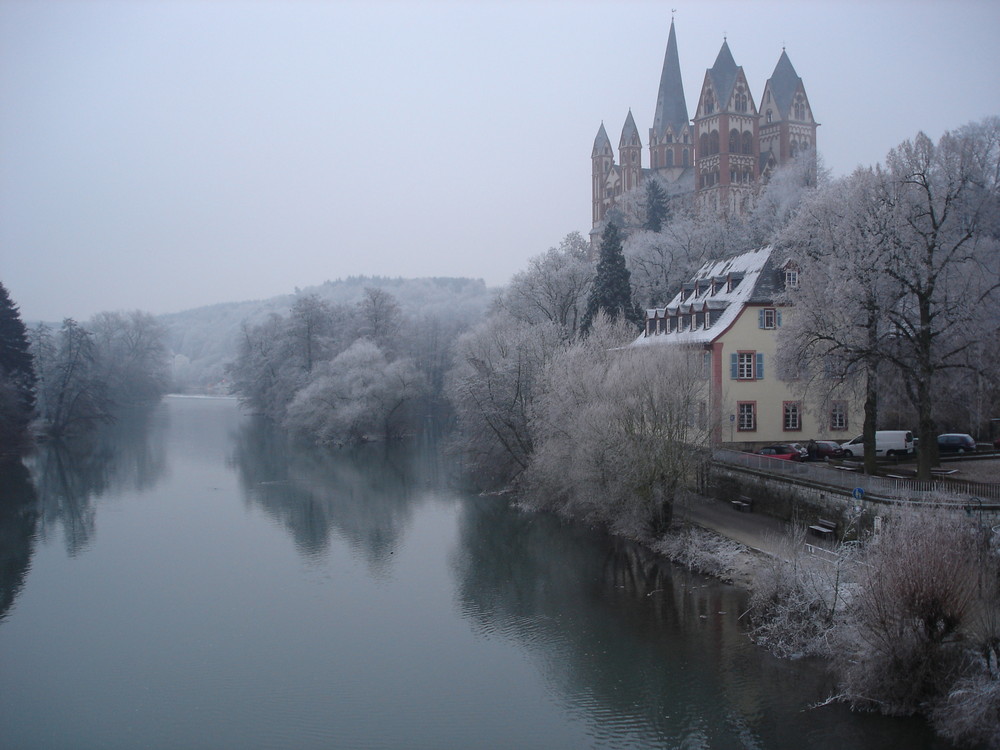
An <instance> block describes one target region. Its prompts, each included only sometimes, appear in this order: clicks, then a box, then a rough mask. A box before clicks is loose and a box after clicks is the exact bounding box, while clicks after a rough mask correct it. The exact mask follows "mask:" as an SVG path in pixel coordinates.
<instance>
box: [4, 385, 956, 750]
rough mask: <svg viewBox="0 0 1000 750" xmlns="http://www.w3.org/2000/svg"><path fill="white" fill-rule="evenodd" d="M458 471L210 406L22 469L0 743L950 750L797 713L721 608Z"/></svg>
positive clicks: (12, 476)
mask: <svg viewBox="0 0 1000 750" xmlns="http://www.w3.org/2000/svg"><path fill="white" fill-rule="evenodd" d="M450 476H451V472H450V470H449V467H448V465H447V463H446V461H445V460H444V459H442V458H441V456H440V455H439V454H438V452H437V451H436V450H435V448H434V445H433V444H432V443H430V442H429V441H427V440H423V441H419V442H418V443H417V444H415V445H410V446H406V447H399V446H395V447H392V448H391V449H389V450H386V449H385V448H384V447H383V446H368V447H366V448H365V449H364V450H359V451H353V452H334V453H329V452H323V451H317V450H310V449H304V448H302V447H298V448H293V447H291V446H290V445H289V444H288V443H287V441H286V440H284V439H283V438H282V437H281V436H280V435H279V434H277V433H275V432H274V431H272V430H270V429H268V428H267V427H266V425H264V424H262V423H260V422H258V421H255V420H253V419H250V418H247V417H244V416H241V415H240V413H239V410H238V408H237V406H236V404H235V402H233V401H229V400H224V399H186V398H170V399H167V400H166V401H165V402H164V403H163V404H161V405H160V406H159V407H158V408H157V409H156V410H155V411H153V412H151V413H149V414H146V415H140V414H136V415H131V416H130V417H129V418H127V419H124V420H122V421H121V422H120V423H119V424H118V425H116V426H115V427H114V428H113V429H111V430H108V432H107V433H106V434H103V435H102V436H101V438H100V439H98V440H95V441H94V443H93V445H91V446H89V447H88V450H86V451H84V450H81V449H76V450H73V451H67V450H62V451H56V450H52V449H50V450H47V451H44V452H41V453H39V454H38V455H37V456H35V457H34V458H33V459H32V461H31V462H30V473H29V472H28V471H24V472H16V471H13V472H8V473H7V474H6V475H5V476H4V477H3V478H2V485H0V492H2V495H0V497H2V500H3V502H2V503H0V564H2V567H0V746H2V747H4V748H12V749H14V750H31V749H33V748H61V749H70V750H72V749H74V748H81V749H86V748H129V749H132V748H296V749H298V748H436V749H441V748H590V747H594V748H661V747H662V748H788V749H791V748H796V749H797V748H803V747H808V748H810V750H819V749H820V748H838V749H839V748H862V749H864V748H872V749H874V748H886V747H906V748H932V747H944V745H940V744H935V743H934V741H933V740H932V739H931V737H930V735H929V733H928V732H927V730H926V728H925V727H924V726H923V725H922V724H921V723H919V722H915V721H902V720H889V719H883V718H880V717H875V716H866V715H854V714H851V713H849V712H848V711H846V710H845V709H843V708H842V707H838V706H831V707H824V708H816V709H811V708H809V705H810V703H812V702H816V701H818V700H820V699H822V698H823V697H824V696H825V695H826V691H827V690H828V689H829V685H828V684H827V683H826V681H825V678H824V676H823V674H822V669H821V667H820V666H819V665H817V664H814V663H804V662H794V663H793V662H782V661H778V660H775V659H772V658H770V657H768V656H767V655H765V654H763V653H762V652H760V651H759V650H758V649H756V648H754V647H753V646H751V645H750V644H749V643H748V642H747V639H746V637H745V636H744V635H743V634H742V632H741V630H740V624H739V622H738V617H739V615H740V613H741V612H742V611H743V610H744V609H745V608H746V607H745V604H746V597H745V595H744V594H743V593H742V592H741V591H740V590H738V589H735V588H732V587H729V586H725V585H722V584H719V583H717V582H714V581H711V580H709V579H705V578H702V577H699V576H696V575H692V574H690V573H688V572H686V571H683V570H679V569H675V568H671V567H670V566H667V565H663V564H659V563H657V562H656V561H654V560H650V559H648V557H647V556H646V555H644V554H643V553H642V551H641V550H638V549H636V548H634V547H631V546H629V545H626V544H621V543H615V542H613V541H611V540H608V539H607V538H605V537H603V536H601V535H599V534H596V533H592V532H590V531H588V530H585V529H581V528H579V527H576V526H572V525H567V524H561V523H559V522H557V521H554V520H553V519H550V518H547V517H538V516H531V515H525V514H521V513H518V512H516V511H514V510H511V509H510V508H508V507H507V505H506V503H505V501H503V500H500V499H496V498H478V497H470V496H468V495H464V494H461V493H460V492H457V491H454V490H451V489H449V479H450Z"/></svg>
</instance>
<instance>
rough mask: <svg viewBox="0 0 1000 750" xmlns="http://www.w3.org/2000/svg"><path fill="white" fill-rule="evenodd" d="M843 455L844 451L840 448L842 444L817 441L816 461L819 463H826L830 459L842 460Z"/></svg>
mask: <svg viewBox="0 0 1000 750" xmlns="http://www.w3.org/2000/svg"><path fill="white" fill-rule="evenodd" d="M843 455H844V449H843V448H841V447H840V443H837V442H836V441H833V440H817V441H816V459H817V460H818V461H825V460H826V459H828V458H840V457H841V456H843Z"/></svg>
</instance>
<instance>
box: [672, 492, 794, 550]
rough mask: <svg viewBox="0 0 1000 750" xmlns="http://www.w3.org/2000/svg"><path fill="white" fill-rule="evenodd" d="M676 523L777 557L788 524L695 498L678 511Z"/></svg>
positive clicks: (705, 498) (723, 502) (723, 503)
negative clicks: (681, 521)
mask: <svg viewBox="0 0 1000 750" xmlns="http://www.w3.org/2000/svg"><path fill="white" fill-rule="evenodd" d="M677 520H686V521H689V522H690V523H693V524H695V525H696V526H701V527H703V528H705V529H709V530H710V531H714V532H716V533H718V534H721V535H722V536H725V537H729V538H730V539H733V540H735V541H737V542H739V543H740V544H743V545H745V546H746V547H749V548H750V549H752V550H756V551H757V552H763V553H764V554H767V555H772V556H777V555H778V552H779V550H780V548H781V545H782V538H783V537H784V536H785V535H786V534H787V532H788V522H786V521H782V520H780V519H778V518H772V517H771V516H765V515H763V514H762V513H753V512H741V511H738V510H736V509H735V508H734V507H733V505H732V503H730V502H728V501H726V500H715V499H713V498H709V497H696V498H695V499H693V500H692V501H691V502H690V504H689V505H688V506H687V507H686V508H679V509H678V511H677Z"/></svg>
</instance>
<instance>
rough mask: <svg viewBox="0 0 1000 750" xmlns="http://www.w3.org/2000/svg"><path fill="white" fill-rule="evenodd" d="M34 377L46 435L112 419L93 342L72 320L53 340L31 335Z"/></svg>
mask: <svg viewBox="0 0 1000 750" xmlns="http://www.w3.org/2000/svg"><path fill="white" fill-rule="evenodd" d="M31 344H32V351H33V353H34V356H35V363H36V371H37V374H38V406H39V412H40V414H41V417H42V420H43V423H44V428H45V431H46V432H47V434H49V435H51V436H52V437H56V438H64V437H71V436H74V435H77V434H80V433H83V432H86V431H88V430H90V429H92V428H93V427H94V426H96V425H97V424H99V423H101V422H109V421H111V419H112V406H113V402H112V400H111V397H110V394H109V392H108V386H107V382H106V381H105V380H104V379H103V378H102V377H101V373H100V369H99V362H98V358H97V349H96V346H95V344H94V337H93V334H91V333H90V332H89V331H87V330H86V329H85V328H84V327H83V326H81V325H80V324H79V323H77V322H76V321H75V320H73V319H72V318H67V319H66V320H64V321H63V324H62V327H61V328H60V329H59V332H58V333H57V334H55V335H53V334H52V332H51V330H50V329H49V328H48V326H45V325H40V326H38V327H37V328H35V329H33V330H32V332H31Z"/></svg>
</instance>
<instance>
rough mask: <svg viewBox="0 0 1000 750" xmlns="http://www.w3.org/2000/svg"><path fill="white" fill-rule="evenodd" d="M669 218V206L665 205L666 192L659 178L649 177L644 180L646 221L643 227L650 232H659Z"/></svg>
mask: <svg viewBox="0 0 1000 750" xmlns="http://www.w3.org/2000/svg"><path fill="white" fill-rule="evenodd" d="M669 218H670V208H669V206H668V205H667V194H666V193H665V192H664V191H663V187H662V186H661V185H660V182H659V180H657V179H656V178H655V177H651V178H650V179H648V180H646V223H645V224H643V225H642V228H643V229H648V230H649V231H650V232H660V231H661V230H662V229H663V225H664V224H666V223H667V221H668V220H669Z"/></svg>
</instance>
